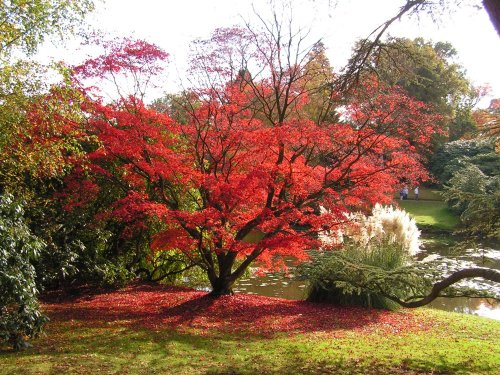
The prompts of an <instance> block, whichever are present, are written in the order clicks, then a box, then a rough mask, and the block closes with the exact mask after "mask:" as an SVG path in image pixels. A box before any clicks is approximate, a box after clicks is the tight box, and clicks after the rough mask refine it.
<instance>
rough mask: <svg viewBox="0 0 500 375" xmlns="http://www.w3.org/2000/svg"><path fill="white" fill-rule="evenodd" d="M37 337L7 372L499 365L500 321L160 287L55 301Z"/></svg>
mask: <svg viewBox="0 0 500 375" xmlns="http://www.w3.org/2000/svg"><path fill="white" fill-rule="evenodd" d="M45 308H46V309H47V311H48V312H49V315H50V317H51V319H52V320H51V321H50V322H49V323H48V326H47V329H46V334H45V335H44V336H42V337H40V338H38V339H36V340H33V347H32V348H30V349H27V350H25V351H22V352H17V353H16V352H12V351H11V350H10V349H8V348H7V347H5V346H4V347H2V346H0V363H1V366H0V373H1V374H23V375H24V374H154V373H157V374H421V373H432V374H437V373H442V374H495V373H500V322H499V321H495V320H491V319H487V318H480V317H476V316H471V315H465V314H457V313H448V312H443V311H437V310H430V309H418V310H401V311H399V312H386V311H380V310H374V309H371V310H368V309H361V308H339V307H335V306H331V305H325V304H313V303H309V302H304V301H290V300H283V299H279V298H270V297H262V296H251V295H241V294H239V295H235V296H226V297H220V298H218V299H213V298H210V297H207V296H206V293H203V292H198V291H193V290H186V289H178V288H177V289H176V288H168V287H161V286H147V285H146V286H142V285H138V286H132V287H127V288H125V289H122V290H118V291H115V292H109V293H104V294H97V295H87V296H83V298H80V299H77V300H74V299H72V300H69V301H66V302H62V303H61V302H56V303H52V304H49V305H45Z"/></svg>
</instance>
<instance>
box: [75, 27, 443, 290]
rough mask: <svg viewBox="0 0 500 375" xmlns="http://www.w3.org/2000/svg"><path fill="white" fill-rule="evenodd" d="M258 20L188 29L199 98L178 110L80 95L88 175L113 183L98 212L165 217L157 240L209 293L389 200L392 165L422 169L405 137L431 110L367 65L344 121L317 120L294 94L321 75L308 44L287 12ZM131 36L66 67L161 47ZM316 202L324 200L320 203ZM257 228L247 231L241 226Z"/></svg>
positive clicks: (139, 220) (91, 67)
mask: <svg viewBox="0 0 500 375" xmlns="http://www.w3.org/2000/svg"><path fill="white" fill-rule="evenodd" d="M263 25H264V26H267V29H266V27H264V28H263V29H262V30H258V29H255V28H251V27H247V28H243V29H241V28H231V29H219V30H216V31H215V32H214V34H213V36H212V38H211V39H210V40H203V41H198V42H197V43H196V45H195V49H196V50H197V54H196V56H194V58H193V64H192V67H191V70H190V73H191V82H196V85H193V87H192V88H190V89H189V90H190V92H193V93H195V94H196V101H195V104H192V103H186V108H185V109H186V113H187V114H188V119H189V121H188V122H187V123H186V124H178V123H176V122H174V121H173V120H172V119H171V118H170V117H169V116H167V115H166V114H164V113H159V112H158V111H156V110H154V109H150V108H147V107H146V106H145V105H144V104H143V103H142V102H141V100H140V99H139V98H137V97H134V96H129V97H122V98H121V99H119V100H118V101H116V102H114V103H110V104H109V103H105V102H103V101H102V100H99V99H97V100H89V104H88V106H87V108H86V110H87V111H88V113H89V114H88V115H87V118H88V125H87V126H88V131H89V132H90V133H91V134H92V135H93V136H96V137H97V138H98V139H99V142H100V146H99V147H98V148H96V149H95V150H94V151H93V152H91V153H90V154H89V160H90V161H91V167H90V170H91V171H92V173H90V174H88V175H87V181H88V182H89V183H90V184H94V185H98V181H99V180H100V179H106V180H108V181H114V182H115V183H116V184H118V185H119V186H120V189H122V195H121V197H120V198H119V199H117V200H116V201H115V202H114V203H113V204H112V205H111V206H110V207H109V209H108V210H107V212H106V214H107V215H111V216H113V217H114V218H117V219H120V220H122V221H123V222H126V223H127V224H128V226H129V228H130V229H131V230H134V228H136V229H137V228H141V227H143V226H144V225H147V223H148V222H149V220H157V221H160V222H161V223H163V224H162V228H161V229H160V230H159V231H158V233H157V234H156V236H155V238H154V241H153V242H152V248H153V251H157V252H158V251H166V250H176V251H180V252H183V253H184V254H185V256H186V257H187V258H188V259H190V262H191V265H196V266H198V267H201V268H202V269H203V270H204V271H205V272H206V274H207V276H208V279H209V280H210V283H211V285H212V288H213V291H212V294H214V295H221V294H228V293H231V288H232V285H233V284H234V282H235V281H236V280H237V279H238V278H239V277H240V276H241V275H242V274H243V273H244V272H245V270H246V269H247V268H248V266H249V265H250V264H252V263H253V262H254V261H257V262H258V263H259V264H260V265H261V266H264V267H268V268H271V267H279V266H280V265H281V264H282V263H281V262H280V259H282V257H284V256H290V257H294V258H296V259H297V260H299V261H302V260H305V259H307V257H308V254H307V250H309V249H312V248H316V247H318V245H319V243H318V241H317V239H316V237H315V235H316V234H317V233H318V232H320V231H323V230H325V229H328V228H331V227H335V226H336V225H337V224H336V223H339V222H341V221H344V220H345V216H344V215H343V212H346V211H349V210H352V209H359V208H363V207H369V206H370V205H371V204H374V203H375V202H380V201H382V202H387V201H389V200H390V195H391V193H392V190H393V187H394V186H395V185H396V184H397V183H398V182H399V181H400V179H402V178H405V179H407V180H408V181H416V180H418V179H422V178H425V176H426V173H425V171H424V169H423V167H422V165H421V163H420V161H419V156H418V154H417V153H416V152H415V143H419V144H420V145H425V144H427V143H428V141H429V136H430V134H432V132H433V129H434V124H435V121H436V117H435V116H434V115H432V114H431V113H430V112H429V111H428V110H427V108H426V107H425V105H423V104H422V103H421V102H418V101H415V100H414V99H412V98H410V97H409V96H408V95H406V94H405V93H404V92H403V91H401V90H399V89H394V88H390V87H385V86H384V85H382V84H380V83H379V82H378V81H377V80H375V79H374V78H369V79H366V80H365V81H364V82H363V83H362V84H360V85H359V86H358V87H357V89H356V92H355V95H353V96H352V98H351V100H350V101H349V102H347V103H345V105H344V106H343V107H342V108H337V110H338V111H339V117H341V118H342V120H341V121H338V122H327V121H313V120H312V119H311V118H308V116H307V111H303V108H304V106H305V105H306V104H307V103H308V102H309V100H310V99H309V95H310V93H312V92H317V91H316V90H317V87H312V85H311V82H317V84H318V85H324V83H325V82H323V81H321V80H318V79H317V78H318V75H317V74H316V72H318V69H308V68H309V66H310V64H311V62H312V61H314V59H311V58H309V57H310V52H311V47H310V46H307V45H306V42H305V41H306V39H305V37H304V35H302V34H301V33H300V32H299V33H295V34H294V33H293V32H292V30H291V29H290V28H289V27H288V25H286V26H284V25H282V24H280V23H279V22H278V21H277V20H275V22H273V23H270V24H267V23H264V24H263ZM140 46H141V48H140V49H136V48H134V47H133V46H131V44H130V43H126V44H125V45H124V46H123V48H121V49H119V50H120V51H123V52H124V54H121V53H114V54H112V55H110V56H101V57H99V58H97V59H92V60H89V61H87V62H86V63H84V64H83V65H82V66H80V67H78V68H76V70H75V71H76V73H77V75H76V77H77V78H82V77H86V78H89V77H90V76H92V77H102V76H104V75H106V74H109V66H111V65H112V66H113V74H119V73H121V72H122V73H123V72H127V71H128V70H130V69H132V70H134V69H136V67H137V69H140V68H139V67H142V66H143V62H144V61H148V62H150V63H152V64H153V65H154V64H156V62H158V63H159V62H160V61H161V60H164V58H165V54H164V53H163V52H161V51H159V50H157V49H156V48H154V47H153V46H151V45H148V44H146V43H144V44H142V43H141V44H140ZM313 46H314V44H313ZM128 53H132V54H133V55H134V56H135V57H136V58H137V60H134V61H135V62H134V64H132V65H127V64H128V63H127V61H130V60H129V56H127V54H128ZM141 57H143V58H144V60H142V59H141ZM109 63H112V64H111V65H109V66H108V65H106V64H109ZM315 80H316V81H315ZM68 197H69V199H70V200H71V199H72V198H75V197H76V195H73V196H72V195H71V194H70V195H69V196H68ZM69 204H71V202H69ZM319 205H322V206H325V207H327V208H329V210H330V212H331V213H330V214H329V215H321V216H320V215H318V208H319ZM254 233H260V236H261V239H260V241H258V242H257V243H251V242H250V241H248V240H247V238H248V236H249V235H250V234H254Z"/></svg>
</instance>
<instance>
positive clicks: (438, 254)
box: [235, 239, 500, 320]
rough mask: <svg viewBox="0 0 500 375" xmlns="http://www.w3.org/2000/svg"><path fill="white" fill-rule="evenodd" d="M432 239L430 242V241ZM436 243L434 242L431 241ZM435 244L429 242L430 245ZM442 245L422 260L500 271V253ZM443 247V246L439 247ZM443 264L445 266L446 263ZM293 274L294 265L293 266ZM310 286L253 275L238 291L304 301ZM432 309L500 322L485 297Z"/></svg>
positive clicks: (428, 249) (442, 301) (497, 306)
mask: <svg viewBox="0 0 500 375" xmlns="http://www.w3.org/2000/svg"><path fill="white" fill-rule="evenodd" d="M427 240H429V239H427ZM431 240H432V239H431ZM430 242H431V241H429V243H430ZM439 242H440V243H438V244H437V245H436V244H432V246H429V245H428V244H427V243H426V246H424V251H423V252H422V253H421V254H420V255H419V260H422V259H424V258H426V257H428V256H433V257H434V258H438V259H440V260H442V261H443V262H444V263H446V264H447V265H446V267H451V268H448V269H449V270H450V271H451V270H452V269H453V268H457V269H459V268H463V267H470V266H480V267H488V268H495V269H500V251H499V250H494V249H467V250H463V251H461V252H460V253H456V252H453V251H451V250H450V246H448V245H447V244H443V243H442V242H441V241H439ZM439 245H441V246H439ZM444 263H443V264H444ZM289 269H290V270H292V272H293V265H289ZM464 284H466V285H468V286H474V287H482V288H486V289H488V290H498V289H499V288H500V285H498V284H494V283H488V282H486V281H484V280H481V279H474V280H468V281H465V283H464ZM306 290H307V285H306V283H305V282H304V281H298V280H294V279H293V277H290V276H288V277H286V276H285V275H284V274H282V273H268V274H266V275H264V276H250V277H248V278H246V279H242V280H240V281H239V282H238V284H237V285H236V287H235V292H240V293H249V294H258V295H263V296H269V297H280V298H286V299H304V298H305V296H306ZM429 306H430V307H433V308H436V309H441V310H446V311H455V312H460V313H466V314H475V315H479V316H483V317H488V318H493V319H496V320H500V303H499V302H496V301H495V300H488V299H484V298H465V297H460V298H438V299H436V300H435V301H433V302H432V303H431V304H430V305H429Z"/></svg>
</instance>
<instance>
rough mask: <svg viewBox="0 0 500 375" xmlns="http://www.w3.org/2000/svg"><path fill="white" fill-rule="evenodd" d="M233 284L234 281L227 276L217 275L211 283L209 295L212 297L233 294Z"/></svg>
mask: <svg viewBox="0 0 500 375" xmlns="http://www.w3.org/2000/svg"><path fill="white" fill-rule="evenodd" d="M233 284H234V282H233V281H231V280H230V279H228V278H221V277H218V278H217V279H216V280H215V282H214V283H212V291H211V292H210V295H211V296H214V297H219V296H227V295H233V294H234V292H233V289H232V286H233Z"/></svg>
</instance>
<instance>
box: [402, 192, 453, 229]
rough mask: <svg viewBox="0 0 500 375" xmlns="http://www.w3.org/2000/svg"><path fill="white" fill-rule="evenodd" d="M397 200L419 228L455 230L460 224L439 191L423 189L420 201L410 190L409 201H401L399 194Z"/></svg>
mask: <svg viewBox="0 0 500 375" xmlns="http://www.w3.org/2000/svg"><path fill="white" fill-rule="evenodd" d="M395 197H396V195H395ZM396 198H397V203H398V205H399V206H400V207H402V208H404V209H405V210H406V212H408V213H409V214H410V215H411V216H412V217H413V218H414V219H415V221H416V222H417V225H418V226H419V228H432V229H438V230H453V229H455V227H456V226H457V225H458V223H459V219H458V217H457V216H456V215H454V214H453V213H452V212H451V211H450V210H449V209H448V206H447V204H446V203H445V202H444V201H443V197H442V196H441V195H440V191H439V190H437V189H427V188H421V189H420V194H419V200H418V201H416V200H415V196H414V194H413V190H410V194H409V199H408V200H404V201H402V200H399V192H398V193H397V197H396Z"/></svg>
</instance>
